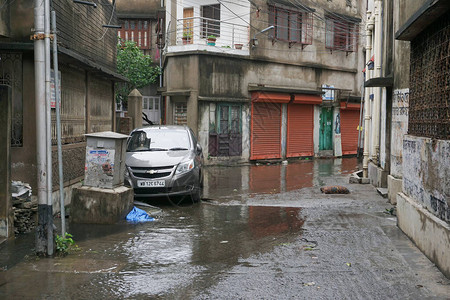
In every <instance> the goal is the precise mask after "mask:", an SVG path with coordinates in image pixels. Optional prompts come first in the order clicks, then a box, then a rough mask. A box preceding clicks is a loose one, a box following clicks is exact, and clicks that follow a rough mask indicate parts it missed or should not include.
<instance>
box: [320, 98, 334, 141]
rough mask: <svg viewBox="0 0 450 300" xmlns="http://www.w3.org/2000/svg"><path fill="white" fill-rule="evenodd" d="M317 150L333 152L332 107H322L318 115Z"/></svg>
mask: <svg viewBox="0 0 450 300" xmlns="http://www.w3.org/2000/svg"><path fill="white" fill-rule="evenodd" d="M319 150H333V108H332V107H322V111H321V113H320V132H319Z"/></svg>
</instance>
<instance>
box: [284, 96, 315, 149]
mask: <svg viewBox="0 0 450 300" xmlns="http://www.w3.org/2000/svg"><path fill="white" fill-rule="evenodd" d="M313 132H314V105H308V104H289V105H288V128H287V152H286V156H287V157H296V156H313V155H314V135H313Z"/></svg>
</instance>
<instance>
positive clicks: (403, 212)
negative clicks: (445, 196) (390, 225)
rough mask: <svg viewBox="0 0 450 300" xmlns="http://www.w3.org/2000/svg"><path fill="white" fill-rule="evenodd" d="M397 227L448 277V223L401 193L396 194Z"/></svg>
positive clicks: (449, 252) (449, 233)
mask: <svg viewBox="0 0 450 300" xmlns="http://www.w3.org/2000/svg"><path fill="white" fill-rule="evenodd" d="M397 216H398V219H397V220H398V227H400V229H401V230H402V231H403V232H404V233H405V234H406V235H407V236H408V237H409V238H410V239H411V240H412V241H413V242H414V243H415V244H416V245H417V247H419V249H420V250H421V251H422V252H423V253H424V254H425V255H426V256H427V257H428V258H429V259H430V260H431V261H432V262H433V263H435V264H436V266H437V267H438V268H439V269H440V270H441V271H442V273H443V274H444V275H445V276H447V277H448V278H450V251H449V249H450V225H449V224H448V223H446V222H444V221H442V220H441V219H439V218H437V217H436V216H434V215H433V214H431V213H430V212H429V211H428V210H427V208H426V207H424V206H423V205H421V204H419V203H417V202H416V201H415V200H414V199H412V198H410V197H408V196H407V195H405V194H403V193H399V194H398V196H397Z"/></svg>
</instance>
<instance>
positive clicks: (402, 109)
mask: <svg viewBox="0 0 450 300" xmlns="http://www.w3.org/2000/svg"><path fill="white" fill-rule="evenodd" d="M408 113H409V89H398V90H394V92H393V94H392V135H391V174H392V175H394V176H397V177H401V176H402V173H403V170H402V160H403V159H402V146H403V145H402V143H403V136H404V135H405V134H406V133H407V132H408Z"/></svg>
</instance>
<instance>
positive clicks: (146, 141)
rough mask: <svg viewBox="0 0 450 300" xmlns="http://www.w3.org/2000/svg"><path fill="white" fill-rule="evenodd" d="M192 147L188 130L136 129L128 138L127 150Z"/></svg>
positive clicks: (163, 149) (164, 149)
mask: <svg viewBox="0 0 450 300" xmlns="http://www.w3.org/2000/svg"><path fill="white" fill-rule="evenodd" d="M190 147H191V143H190V140H189V134H188V133H187V131H186V130H149V131H143V130H142V131H135V132H133V133H132V134H131V137H130V138H129V140H128V145H127V151H128V152H135V151H167V150H184V149H186V150H188V149H190Z"/></svg>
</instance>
